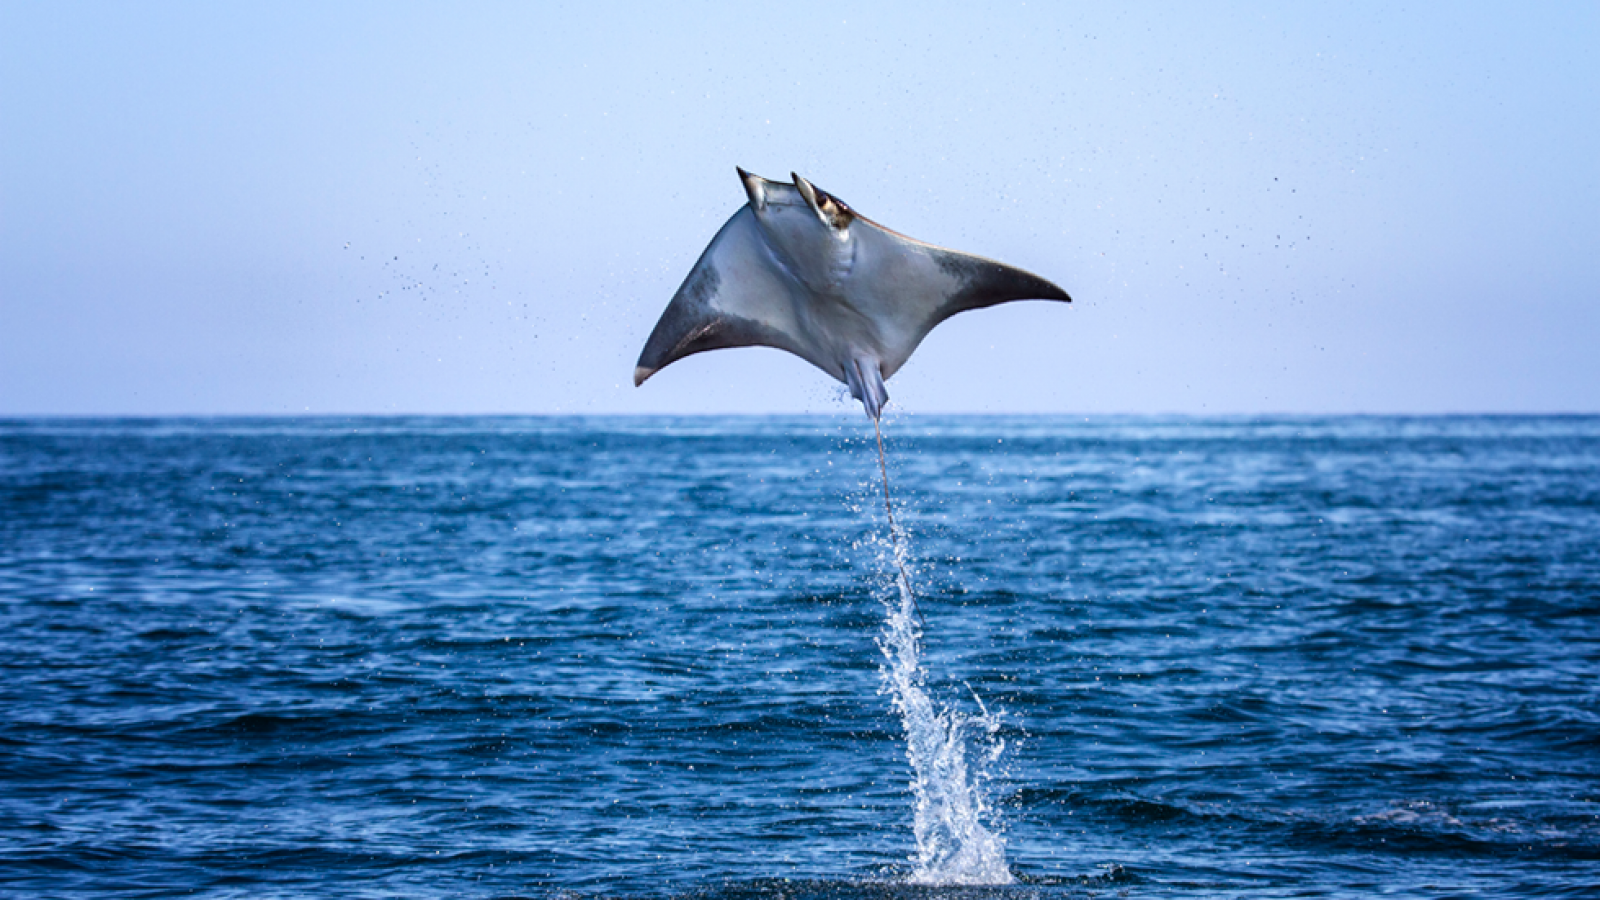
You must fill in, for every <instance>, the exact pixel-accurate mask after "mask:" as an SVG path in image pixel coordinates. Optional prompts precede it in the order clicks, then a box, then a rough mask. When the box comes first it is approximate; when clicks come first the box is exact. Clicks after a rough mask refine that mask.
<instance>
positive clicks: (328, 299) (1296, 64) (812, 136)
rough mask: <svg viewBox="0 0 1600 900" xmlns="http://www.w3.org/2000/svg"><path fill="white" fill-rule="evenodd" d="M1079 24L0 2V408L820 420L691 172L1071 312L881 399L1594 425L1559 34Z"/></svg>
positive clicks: (1560, 21) (1548, 17) (993, 327)
mask: <svg viewBox="0 0 1600 900" xmlns="http://www.w3.org/2000/svg"><path fill="white" fill-rule="evenodd" d="M1110 6H1111V5H1110V4H1076V5H1069V4H1045V3H1029V4H1022V3H1010V4H999V5H993V6H985V7H982V8H979V7H978V6H977V5H974V4H968V3H950V4H933V3H916V4H903V5H898V6H896V5H871V4H857V3H846V4H820V5H811V4H801V5H794V4H784V5H775V6H761V5H757V4H734V5H664V4H662V5H657V4H651V5H645V4H639V5H616V6H605V5H600V4H591V3H581V4H570V5H557V4H542V5H541V4H526V5H523V4H517V5H505V6H498V5H491V4H476V5H464V4H435V5H400V4H395V3H387V2H385V3H373V4H369V5H357V4H321V3H317V4H298V5H296V4H282V3H273V4H259V5H256V6H254V7H246V6H244V5H242V4H209V3H195V4H157V3H138V4H132V3H127V4H124V3H104V4H72V3H60V2H50V3H18V2H4V3H0V414H31V413H69V414H78V413H295V412H306V411H310V412H315V413H338V412H534V413H539V412H596V413H598V412H615V411H633V412H721V411H741V412H794V411H806V410H818V411H830V410H844V409H847V408H848V407H847V406H846V405H845V404H844V403H843V401H842V400H841V395H842V391H841V389H838V388H836V387H835V386H834V384H833V383H832V382H831V381H830V380H828V379H827V378H826V377H825V376H823V375H822V374H821V373H819V372H817V371H815V370H813V369H811V368H810V367H809V366H808V365H806V364H805V363H802V362H800V361H799V360H796V359H793V358H791V357H788V356H786V355H784V354H781V353H779V352H777V351H772V350H740V351H729V352H721V353H713V354H704V355H701V356H698V357H694V358H692V359H689V360H685V361H683V362H681V363H678V364H676V365H674V366H672V367H671V368H670V369H667V370H665V371H664V372H662V373H661V374H660V375H658V376H657V377H656V378H654V379H652V380H651V381H650V383H649V384H647V385H646V386H645V387H643V388H638V389H635V388H634V387H633V386H632V383H631V380H630V376H631V372H632V369H633V363H634V359H635V358H636V357H637V355H638V352H639V349H640V347H641V345H642V344H643V341H644V338H645V336H646V335H647V334H648V333H649V330H650V328H651V326H652V325H653V324H654V322H655V319H656V316H657V315H659V313H660V311H661V309H662V308H663V307H664V306H665V304H666V302H667V300H668V299H669V298H670V297H671V295H672V292H673V291H674V290H675V289H676V287H677V285H678V283H679V282H680V281H681V280H682V278H683V276H684V275H685V274H686V273H687V272H688V270H689V267H690V266H691V265H692V264H693V262H694V260H695V258H696V257H697V256H698V254H699V252H700V250H701V249H702V248H703V247H704V245H705V243H706V242H707V240H709V238H710V237H711V235H712V234H713V233H714V232H715V231H716V229H717V228H718V227H719V226H720V225H721V224H722V222H723V221H724V220H725V219H726V218H727V217H728V216H729V215H731V214H732V213H733V212H734V210H736V209H737V208H738V206H739V205H740V204H741V203H742V202H743V200H744V196H743V192H742V190H741V188H740V186H739V183H738V181H737V180H736V178H735V176H734V171H733V169H734V166H735V165H742V166H744V167H745V168H747V169H750V170H752V171H754V172H757V173H759V174H763V175H766V176H768V177H772V178H782V177H786V176H787V175H788V173H789V172H790V171H791V170H794V171H799V172H800V173H801V174H803V175H805V176H807V177H808V178H810V179H812V180H813V181H815V182H816V183H817V184H818V185H820V186H821V187H823V188H825V189H827V190H829V191H831V192H833V193H835V194H837V195H838V196H840V197H842V198H843V199H845V200H846V201H847V202H849V203H850V204H851V205H853V206H854V207H855V208H856V209H858V210H860V211H861V212H862V213H863V214H865V215H867V216H869V217H872V218H874V219H876V220H878V221H880V222H882V223H883V224H885V225H887V226H889V227H891V228H895V229H897V230H899V231H903V232H905V233H907V234H910V235H912V236H914V237H917V238H920V239H923V240H927V241H931V242H934V243H939V244H945V245H948V246H952V247H956V248H959V249H962V250H966V251H970V252H974V253H980V254H983V255H986V256H993V257H996V258H999V259H1002V260H1005V261H1007V262H1011V263H1014V264H1016V265H1020V266H1023V267H1025V268H1028V269H1030V270H1032V271H1035V272H1037V273H1039V274H1041V275H1044V276H1045V277H1047V278H1050V279H1052V280H1054V281H1056V282H1057V283H1059V284H1061V285H1062V286H1063V287H1065V288H1066V289H1067V290H1068V291H1069V292H1071V293H1072V295H1073V296H1074V297H1075V298H1076V300H1077V302H1076V303H1075V304H1073V306H1072V307H1070V308H1067V307H1061V306H1058V305H1053V304H1043V303H1040V304H1013V305H1011V306H1007V307H1002V308H999V309H995V310H989V311H983V312H978V313H973V314H969V315H964V316H959V317H957V318H955V319H952V320H951V321H950V322H948V323H946V324H945V325H943V326H941V327H940V328H939V329H938V330H936V331H935V332H934V333H933V335H932V336H930V338H929V339H928V341H927V342H926V343H925V344H924V345H923V347H922V348H921V350H919V351H918V353H917V355H916V356H914V357H913V358H912V360H911V363H910V364H909V365H908V366H907V367H906V368H905V369H904V370H903V371H902V372H901V373H900V374H899V375H897V376H896V377H895V378H894V379H893V380H892V381H890V383H889V388H890V392H891V394H892V395H893V397H894V400H895V402H896V404H897V405H899V406H901V407H902V408H904V409H907V410H910V411H913V412H944V411H989V412H1002V411H1006V412H1010V411H1048V412H1086V413H1094V412H1191V413H1205V412H1330V411H1332V412H1339V411H1355V412H1361V411H1367V412H1448V411H1512V412H1514V411H1589V412H1594V411H1600V303H1597V301H1600V250H1597V248H1600V162H1597V160H1600V56H1597V49H1596V48H1600V5H1596V4H1588V3H1572V4H1548V5H1542V4H1536V5H1533V6H1531V7H1524V6H1521V5H1513V4H1485V5H1465V4H1449V5H1444V4H1422V5H1418V6H1414V7H1410V8H1408V9H1405V10H1396V9H1392V8H1390V7H1391V6H1392V4H1388V3H1373V4H1338V5H1333V4H1282V5H1265V4H1263V5H1252V4H1227V5H1204V6H1202V5H1199V4H1167V5H1151V6H1144V7H1140V8H1137V9H1135V10H1132V11H1128V10H1115V9H1111V8H1109V7H1110ZM330 7H331V8H330Z"/></svg>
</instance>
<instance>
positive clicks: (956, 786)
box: [874, 423, 1013, 885]
mask: <svg viewBox="0 0 1600 900" xmlns="http://www.w3.org/2000/svg"><path fill="white" fill-rule="evenodd" d="M874 425H876V423H874ZM878 463H879V466H880V472H881V474H882V476H883V490H884V495H883V496H884V508H885V510H886V511H887V512H888V517H889V541H888V544H887V546H886V547H885V549H886V551H887V553H888V554H889V556H890V559H889V560H888V561H889V562H891V563H892V564H893V566H894V569H893V571H894V589H893V590H892V591H890V592H889V593H888V594H887V595H885V596H884V597H883V598H882V599H883V601H884V608H885V611H886V613H887V615H886V617H885V619H884V627H883V633H882V635H881V637H880V638H879V641H878V647H879V649H880V650H882V651H883V655H884V666H883V669H882V677H883V688H882V691H883V692H884V693H887V694H889V695H890V697H891V698H892V699H893V702H894V709H895V712H896V713H897V714H898V715H899V716H900V722H901V725H902V727H903V728H904V729H905V733H906V755H907V757H908V758H909V759H910V761H911V768H912V770H913V771H914V772H915V776H914V777H913V778H912V781H911V790H912V794H913V796H914V798H915V802H916V806H915V817H914V819H913V824H912V830H913V833H914V835H915V836H916V840H917V853H916V859H915V863H914V868H913V870H912V872H911V875H910V878H909V879H908V880H909V881H910V882H912V883H913V884H930V885H934V884H939V885H949V884H964V885H983V884H1011V883H1012V882H1013V879H1012V877H1011V870H1010V868H1009V867H1008V866H1007V865H1006V853H1005V839H1004V838H1003V837H1001V835H1000V834H998V833H996V832H995V831H992V830H990V828H989V827H988V826H987V825H985V824H984V823H985V821H986V820H990V818H991V810H990V809H989V806H988V802H987V799H986V798H985V796H984V792H983V789H982V788H983V781H984V776H985V775H986V773H987V772H988V771H989V770H990V769H991V767H993V766H994V765H995V764H996V763H997V762H998V761H999V759H1000V756H1001V754H1002V753H1003V752H1004V751H1005V742H1004V741H1003V740H1002V739H1000V738H999V736H998V732H999V728H1000V716H999V715H998V714H996V713H991V712H990V711H989V710H988V708H987V707H985V706H984V705H983V701H982V700H981V699H979V698H978V696H977V694H976V693H974V694H973V699H974V700H975V701H977V704H978V709H979V711H980V714H979V715H977V716H972V715H968V714H965V713H963V712H961V711H960V710H958V709H956V708H954V707H953V706H944V707H942V708H936V707H935V705H934V701H933V699H932V698H931V697H929V695H928V691H927V687H926V685H927V670H926V669H925V668H924V667H923V665H922V631H921V627H920V625H919V623H920V616H919V614H918V612H917V605H916V595H915V594H914V593H913V592H912V589H911V581H910V574H909V563H910V555H911V554H910V547H909V541H908V538H907V536H906V533H905V531H904V530H903V529H901V528H900V526H899V524H898V523H896V522H895V520H894V508H893V505H892V503H891V501H890V499H889V482H888V466H887V465H886V463H885V459H884V455H883V437H882V434H881V432H880V433H879V435H878ZM969 734H972V735H975V736H977V738H978V739H977V740H975V741H969V739H968V735H969ZM969 750H971V751H974V754H975V756H976V759H975V760H973V761H971V762H969V759H968V754H969Z"/></svg>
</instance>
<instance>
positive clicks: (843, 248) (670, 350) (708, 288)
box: [633, 169, 1072, 487]
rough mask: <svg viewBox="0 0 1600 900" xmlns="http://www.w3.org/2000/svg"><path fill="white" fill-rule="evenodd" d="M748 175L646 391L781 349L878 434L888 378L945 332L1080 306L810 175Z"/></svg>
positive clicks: (644, 362) (664, 337)
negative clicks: (725, 359) (853, 405)
mask: <svg viewBox="0 0 1600 900" xmlns="http://www.w3.org/2000/svg"><path fill="white" fill-rule="evenodd" d="M738 172H739V180H740V181H742V182H744V190H745V194H746V195H747V196H748V197H749V202H748V203H746V204H745V205H744V206H742V207H740V208H739V211H738V212H736V213H734V214H733V218H731V219H729V220H728V222H727V224H725V225H723V226H722V230H720V231H718V232H717V236H716V237H714V238H712V239H711V244H710V246H708V247H706V249H705V252H704V253H701V254H700V259H699V261H698V262H696V263H695V264H694V268H693V269H690V270H689V275H688V277H687V278H685V279H684V281H683V286H682V287H680V288H678V292H677V293H676V294H674V295H673V297H672V301H671V302H670V303H668V304H667V308H666V311H665V312H663V313H662V314H661V319H660V321H658V322H657V323H656V327H655V330H654V331H652V332H651V333H650V339H649V340H647V341H646V342H645V345H644V352H642V353H640V354H639V363H638V366H637V367H636V368H635V369H634V370H633V383H634V385H636V386H637V385H641V384H643V383H644V382H645V379H647V378H649V377H650V376H651V375H654V374H655V373H656V372H659V371H661V370H662V369H663V368H665V367H666V366H668V365H670V364H672V363H674V362H676V361H678V360H680V359H683V358H684V357H685V356H690V355H692V354H695V353H700V352H703V351H706V350H721V349H724V348H728V347H776V348H778V349H779V350H787V351H789V352H790V353H793V354H794V355H796V356H798V357H800V358H801V359H803V360H805V361H806V362H809V363H811V364H812V365H814V366H816V367H817V368H819V369H821V370H822V371H824V372H826V373H828V374H829V375H831V376H833V377H834V378H835V379H837V380H838V381H840V382H843V383H844V384H845V386H847V387H848V388H849V389H850V396H852V397H854V398H855V399H857V400H859V401H861V405H862V406H863V407H865V409H866V411H867V415H868V416H870V417H871V418H872V420H873V424H874V425H876V424H877V422H878V419H879V416H880V414H881V413H882V411H883V407H884V404H885V403H887V402H888V400H889V391H888V389H887V388H885V387H884V384H883V383H884V381H885V380H886V379H888V378H890V377H892V376H893V375H894V373H896V372H898V371H900V367H901V366H903V365H905V364H906V360H908V359H910V358H911V353H912V351H914V350H916V349H917V345H918V344H920V343H921V342H922V339H923V338H924V337H927V335H928V332H930V331H932V330H933V327H934V326H935V325H938V324H939V323H940V322H943V321H944V320H945V319H948V318H950V317H951V316H953V315H955V314H956V313H959V312H966V311H967V310H969V309H983V308H984V307H988V306H994V305H995V304H998V303H1006V302H1009V301H1011V300H1059V301H1061V302H1063V303H1068V302H1071V300H1072V298H1071V297H1068V296H1067V292H1066V291H1063V290H1062V289H1061V288H1059V287H1056V286H1055V285H1054V284H1051V283H1050V282H1048V281H1046V280H1044V279H1043V278H1040V277H1039V276H1037V275H1033V274H1031V273H1029V272H1024V271H1023V270H1021V269H1018V268H1014V267H1012V266H1008V265H1005V264H1004V263H999V262H995V261H994V260H992V259H985V258H984V257H981V256H974V255H972V254H970V253H962V252H959V251H956V250H947V249H945V248H943V247H936V246H934V245H933V244H925V243H923V242H922V241H918V240H914V239H912V238H909V237H906V236H905V235H903V234H900V233H898V232H895V231H891V230H889V229H888V228H885V227H883V226H882V225H879V224H878V223H877V222H874V221H872V220H871V219H869V218H867V217H866V216H863V215H861V214H860V213H857V212H856V211H855V210H853V209H851V208H850V207H849V206H848V205H847V204H845V202H844V201H842V200H840V199H839V198H838V197H835V196H833V195H832V194H829V193H827V192H826V191H823V190H822V189H820V188H818V187H817V186H816V185H813V184H812V183H811V182H809V181H807V180H805V179H804V178H801V177H800V176H799V175H795V174H793V173H791V176H790V177H792V178H793V179H794V182H793V183H792V184H790V183H785V182H781V181H769V180H767V179H765V178H762V177H760V176H758V175H752V174H750V173H749V172H746V171H745V170H744V169H738ZM886 487H887V486H886Z"/></svg>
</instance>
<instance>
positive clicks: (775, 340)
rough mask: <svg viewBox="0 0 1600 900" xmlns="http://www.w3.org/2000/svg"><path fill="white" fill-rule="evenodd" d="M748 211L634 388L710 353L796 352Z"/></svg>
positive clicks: (651, 342) (707, 264)
mask: <svg viewBox="0 0 1600 900" xmlns="http://www.w3.org/2000/svg"><path fill="white" fill-rule="evenodd" d="M755 227H756V225H755V219H754V216H753V214H752V213H751V212H750V208H749V207H745V208H744V209H741V210H740V211H739V212H738V213H736V214H735V215H734V216H733V218H731V219H729V220H728V223H727V224H726V225H724V226H723V227H722V230H721V231H719V232H718V233H717V236H716V237H715V238H713V239H712V241H711V245H710V246H709V247H707V248H706V250H705V252H704V253H702V254H701V255H700V259H699V261H697V262H696V263H695V265H694V268H693V269H691V270H690V272H689V277H687V278H685V279H684V280H683V285H682V286H681V287H679V288H678V292H677V293H676V294H673V295H672V302H670V303H668V304H667V308H666V310H665V311H664V312H662V313H661V318H660V319H659V320H658V321H657V322H656V327H655V329H654V330H652V331H651V332H650V338H649V339H648V340H646V341H645V345H644V350H643V352H641V353H640V354H639V362H638V363H637V365H635V367H634V370H633V383H634V385H635V386H637V385H641V384H643V383H644V382H645V379H647V378H649V377H650V376H651V375H654V374H655V373H656V372H659V371H660V370H662V369H664V368H666V367H667V366H668V365H670V364H672V363H674V362H677V361H678V360H680V359H683V358H684V357H685V356H691V355H693V354H696V353H703V352H705V351H707V350H722V349H726V348H729V347H776V348H778V349H780V350H788V351H790V352H791V353H793V352H797V351H796V349H795V342H794V341H793V339H792V338H790V336H789V335H790V334H791V333H792V332H793V331H794V327H793V323H792V321H791V320H792V318H793V313H792V311H791V306H790V303H789V300H788V291H787V289H786V287H785V286H784V285H783V283H782V280H781V279H780V278H779V277H777V276H776V274H775V273H774V272H773V271H772V263H771V262H770V261H769V260H768V258H767V254H765V253H763V252H762V251H761V249H760V247H759V244H758V241H759V236H758V235H757V234H756V233H755Z"/></svg>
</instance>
